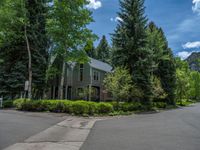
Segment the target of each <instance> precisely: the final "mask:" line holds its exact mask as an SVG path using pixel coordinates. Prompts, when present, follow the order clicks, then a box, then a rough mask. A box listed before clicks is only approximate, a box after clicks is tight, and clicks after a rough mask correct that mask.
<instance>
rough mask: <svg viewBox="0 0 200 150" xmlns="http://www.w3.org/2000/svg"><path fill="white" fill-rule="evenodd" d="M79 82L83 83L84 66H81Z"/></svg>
mask: <svg viewBox="0 0 200 150" xmlns="http://www.w3.org/2000/svg"><path fill="white" fill-rule="evenodd" d="M79 69H80V70H79V81H83V69H84V67H83V64H80V67H79Z"/></svg>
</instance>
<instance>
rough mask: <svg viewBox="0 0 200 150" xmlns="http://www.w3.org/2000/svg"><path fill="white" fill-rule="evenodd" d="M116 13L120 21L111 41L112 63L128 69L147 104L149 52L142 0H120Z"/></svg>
mask: <svg viewBox="0 0 200 150" xmlns="http://www.w3.org/2000/svg"><path fill="white" fill-rule="evenodd" d="M120 7H121V8H120V10H121V12H119V13H118V15H119V17H120V18H121V20H120V21H119V24H118V25H117V28H116V30H115V33H114V34H113V36H112V40H113V47H114V48H113V59H112V62H113V63H114V65H115V66H125V67H127V68H128V69H129V71H130V73H131V74H132V76H133V80H134V82H135V83H136V85H137V86H138V87H139V88H140V89H142V90H143V93H145V96H144V98H143V100H142V102H143V103H145V104H150V102H151V100H152V81H151V76H152V59H151V55H152V52H151V51H150V50H149V49H147V47H146V46H147V34H146V25H147V18H146V16H145V15H144V13H145V7H144V0H120Z"/></svg>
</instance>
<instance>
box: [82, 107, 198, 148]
mask: <svg viewBox="0 0 200 150" xmlns="http://www.w3.org/2000/svg"><path fill="white" fill-rule="evenodd" d="M199 149H200V104H195V105H194V106H190V107H186V108H180V109H176V110H169V111H164V112H161V113H157V114H145V115H144V114H143V115H133V116H130V117H124V118H119V119H112V120H106V121H99V122H97V123H96V125H95V126H94V128H93V130H92V131H91V133H90V135H89V137H88V139H87V141H86V142H85V144H84V145H83V147H82V150H199Z"/></svg>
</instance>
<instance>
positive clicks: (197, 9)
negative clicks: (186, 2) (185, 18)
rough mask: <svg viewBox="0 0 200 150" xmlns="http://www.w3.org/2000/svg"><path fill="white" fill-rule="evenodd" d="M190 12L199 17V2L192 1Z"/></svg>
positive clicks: (197, 0) (196, 0) (199, 0)
mask: <svg viewBox="0 0 200 150" xmlns="http://www.w3.org/2000/svg"><path fill="white" fill-rule="evenodd" d="M192 3H193V6H192V10H193V12H195V13H198V14H199V15H200V0H193V2H192Z"/></svg>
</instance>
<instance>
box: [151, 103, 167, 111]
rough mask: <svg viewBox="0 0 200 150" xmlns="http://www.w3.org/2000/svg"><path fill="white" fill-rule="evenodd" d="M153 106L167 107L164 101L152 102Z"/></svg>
mask: <svg viewBox="0 0 200 150" xmlns="http://www.w3.org/2000/svg"><path fill="white" fill-rule="evenodd" d="M153 107H156V108H162V109H165V108H167V104H166V103H164V102H154V103H153Z"/></svg>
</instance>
